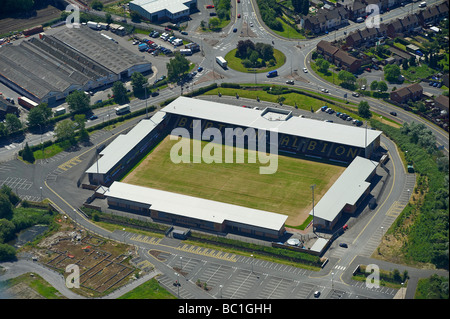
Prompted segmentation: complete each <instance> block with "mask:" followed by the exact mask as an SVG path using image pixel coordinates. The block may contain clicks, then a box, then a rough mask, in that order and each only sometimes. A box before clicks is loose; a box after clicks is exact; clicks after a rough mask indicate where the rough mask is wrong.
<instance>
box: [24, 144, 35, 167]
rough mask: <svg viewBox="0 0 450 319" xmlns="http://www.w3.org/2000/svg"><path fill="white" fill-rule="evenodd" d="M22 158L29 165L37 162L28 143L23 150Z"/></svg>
mask: <svg viewBox="0 0 450 319" xmlns="http://www.w3.org/2000/svg"><path fill="white" fill-rule="evenodd" d="M22 158H23V160H24V161H27V162H29V163H34V161H35V158H34V154H33V151H31V148H30V146H29V145H28V142H27V143H26V144H25V147H24V149H23V152H22Z"/></svg>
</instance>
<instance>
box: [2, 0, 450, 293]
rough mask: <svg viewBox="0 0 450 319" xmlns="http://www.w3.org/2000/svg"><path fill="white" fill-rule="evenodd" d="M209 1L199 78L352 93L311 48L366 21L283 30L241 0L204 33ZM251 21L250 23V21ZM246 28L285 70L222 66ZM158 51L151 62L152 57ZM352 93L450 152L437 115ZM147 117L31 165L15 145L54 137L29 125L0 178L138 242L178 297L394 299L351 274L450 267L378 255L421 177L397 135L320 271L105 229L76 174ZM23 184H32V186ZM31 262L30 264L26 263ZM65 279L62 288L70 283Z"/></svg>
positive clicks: (101, 115) (166, 94) (137, 105)
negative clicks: (269, 74)
mask: <svg viewBox="0 0 450 319" xmlns="http://www.w3.org/2000/svg"><path fill="white" fill-rule="evenodd" d="M203 3H206V1H205V0H199V7H200V12H199V13H198V14H197V15H198V16H194V17H193V21H192V23H191V22H190V23H189V27H190V28H191V29H188V30H189V34H190V37H192V39H193V40H197V42H201V44H202V51H203V55H198V56H197V57H196V59H198V64H199V65H201V66H203V67H204V68H205V71H204V73H203V74H198V75H197V76H196V80H197V82H196V83H197V84H196V85H195V87H196V88H198V87H201V86H205V85H208V84H210V83H213V82H218V83H221V82H236V83H253V82H257V83H278V84H282V83H284V81H285V80H286V79H289V78H292V76H293V74H295V76H294V78H295V79H296V83H295V87H297V88H301V89H308V90H313V91H314V90H320V89H321V88H327V89H328V90H329V91H330V93H329V94H330V95H331V96H335V97H340V98H342V97H343V96H344V93H347V94H348V93H350V92H348V91H347V90H344V89H342V88H340V87H337V86H334V85H333V84H331V83H329V82H326V81H323V80H322V79H321V78H319V77H318V76H317V75H315V74H314V72H312V70H311V68H310V66H309V56H310V54H311V52H312V51H313V50H314V49H315V46H316V44H317V42H318V41H320V40H321V39H324V38H325V39H330V40H331V39H332V38H333V39H334V37H336V38H339V37H342V36H343V32H344V31H346V32H347V33H349V32H351V31H352V30H355V29H356V28H359V27H360V25H357V24H350V25H349V26H348V27H346V28H344V29H340V30H339V31H337V32H335V33H333V34H329V35H327V36H324V37H321V38H317V39H313V40H308V41H306V40H300V41H299V40H295V41H294V40H289V39H282V38H280V37H279V36H277V35H275V34H274V33H273V32H271V31H270V30H268V29H267V27H266V26H265V25H264V24H263V23H261V22H262V20H261V18H260V16H259V13H258V11H257V10H256V4H255V1H253V0H252V1H241V4H240V5H237V6H236V4H235V3H234V2H233V9H232V11H233V14H232V20H233V21H234V22H233V23H231V24H230V25H229V26H228V27H227V28H225V29H224V31H223V32H222V34H220V35H219V36H217V34H211V33H208V34H199V33H198V32H196V31H195V30H196V26H198V25H199V21H200V20H201V19H202V17H204V16H205V15H206V14H207V10H206V9H204V8H203V7H201V5H202V4H203ZM410 5H411V4H410ZM410 5H408V6H406V7H402V8H398V9H396V10H391V11H390V12H388V13H386V14H385V15H383V20H384V22H386V21H388V20H389V19H394V18H396V17H401V16H403V15H406V14H407V13H408V8H409V6H410ZM237 14H241V18H240V19H239V18H237ZM250 23H252V24H253V26H250ZM235 27H236V28H237V29H238V32H236V33H234V32H232V29H233V28H235ZM241 32H242V33H241ZM246 38H250V39H257V40H258V41H261V42H265V43H272V41H273V42H274V44H275V47H276V48H277V49H279V50H281V51H282V52H283V53H284V54H285V55H286V57H287V60H286V63H285V64H284V65H283V66H282V67H280V68H279V69H278V71H279V74H280V76H279V77H278V78H275V79H271V80H270V81H268V80H267V78H266V77H265V74H243V73H240V72H237V71H234V70H231V69H228V70H223V69H221V68H220V67H218V65H217V64H216V63H215V60H214V57H215V56H217V55H222V56H224V55H225V54H226V53H227V52H228V51H229V50H231V49H232V48H234V47H235V44H236V42H237V41H238V40H240V39H246ZM199 40H200V41H199ZM211 43H213V44H211ZM155 59H158V58H155ZM151 60H152V62H153V58H151ZM304 67H306V68H307V69H308V70H309V71H308V73H303V72H302V69H303V68H304ZM208 72H215V73H217V74H220V75H221V76H222V78H221V79H219V80H208V81H201V79H202V77H204V76H206V74H208ZM191 89H192V87H191ZM180 92H181V90H180V88H179V87H174V88H167V89H164V90H161V91H160V94H159V96H157V97H152V98H149V99H148V101H147V103H146V101H144V100H133V101H131V103H130V105H131V110H132V111H133V110H138V109H142V108H145V107H147V106H149V105H157V104H158V103H160V102H162V101H164V100H166V99H168V98H171V97H176V96H178V95H179V94H180ZM208 98H212V99H220V100H221V101H226V103H229V104H236V105H240V104H241V103H242V100H241V101H237V100H236V99H234V98H231V97H222V98H218V97H208ZM348 99H349V100H350V101H353V102H356V103H358V102H359V101H360V100H362V99H365V100H367V101H368V102H369V103H370V105H371V107H372V109H373V110H374V111H375V112H377V113H380V114H382V115H383V116H386V117H390V115H389V112H390V111H392V110H395V111H396V112H397V113H398V116H397V118H396V120H398V121H400V122H411V121H416V122H422V123H424V124H425V125H426V126H427V127H429V128H430V129H431V130H432V131H433V133H434V134H435V135H436V137H437V140H438V144H440V145H444V148H445V151H446V152H447V154H448V136H447V134H446V132H443V131H442V130H441V129H440V128H438V127H436V126H435V125H433V124H431V123H429V122H427V121H425V120H423V119H421V118H419V117H417V116H416V115H414V114H411V113H408V112H405V111H403V110H399V108H396V107H394V106H391V105H389V104H386V103H384V102H380V101H379V100H376V99H370V98H353V97H351V96H350V94H349V98H348ZM245 103H246V105H252V104H254V105H260V104H265V103H266V102H256V101H245ZM302 112H304V111H302V110H295V113H296V115H299V114H305V115H306V116H310V117H313V118H317V119H318V120H323V119H324V116H327V115H325V114H321V113H318V114H310V113H308V112H304V113H302ZM94 113H95V114H96V115H97V116H98V119H97V120H95V121H88V122H87V123H86V126H87V127H90V126H92V125H95V124H97V123H99V122H101V121H104V120H107V119H109V118H114V117H115V116H116V115H115V114H114V112H113V111H112V108H111V107H107V108H103V109H98V110H94ZM150 114H151V113H150ZM143 117H145V116H142V117H140V118H138V119H135V120H133V121H130V122H128V123H127V124H125V126H120V127H116V128H114V129H112V130H110V131H106V130H102V131H100V132H99V133H98V134H97V133H96V134H95V135H94V136H93V137H91V140H92V143H93V145H90V146H82V147H81V148H80V149H78V150H74V151H72V152H64V154H63V155H61V156H56V157H55V158H52V159H50V160H46V161H38V163H37V164H35V165H25V164H23V163H22V162H20V161H18V160H11V159H12V158H14V155H15V154H16V153H17V150H18V149H20V148H21V147H23V145H24V143H25V142H28V143H29V144H30V145H37V144H39V143H41V142H42V141H45V140H48V139H51V138H54V137H53V136H52V134H51V132H48V131H47V132H45V133H44V134H43V135H42V134H30V135H27V136H26V138H25V139H24V140H16V141H13V142H12V143H11V144H9V145H8V146H9V148H6V147H2V148H1V149H0V159H2V160H3V161H4V160H8V161H7V162H5V163H0V180H2V181H4V182H7V183H11V185H13V186H15V187H16V191H17V193H19V195H21V197H24V196H29V197H35V198H49V199H50V200H52V201H53V202H54V203H55V204H56V206H57V207H58V208H59V210H60V212H62V213H65V214H67V215H68V216H69V217H70V218H72V219H73V220H74V221H75V222H76V223H78V224H79V225H80V226H82V227H84V228H85V229H87V230H89V231H92V232H94V233H96V234H98V235H100V236H103V237H105V238H110V239H112V240H116V241H121V242H126V243H128V244H132V245H134V246H135V247H137V249H138V252H139V255H140V256H141V257H142V258H144V259H146V260H148V261H150V262H151V263H152V264H154V265H155V268H156V269H157V270H158V271H159V272H161V273H162V274H163V275H161V276H159V277H158V278H159V279H158V280H159V281H160V283H161V284H162V285H163V286H164V287H166V288H167V289H169V290H170V291H171V292H172V293H173V294H175V295H179V296H180V298H196V299H198V298H201V299H209V298H214V299H219V298H230V299H238V298H269V299H270V298H302V299H305V298H311V299H312V298H314V296H313V292H314V291H321V292H322V294H321V296H322V298H329V299H341V298H351V299H360V298H374V299H391V298H394V296H396V295H397V296H398V295H399V291H398V290H396V289H387V288H385V287H380V288H376V289H368V288H367V287H366V286H365V285H364V283H359V282H355V281H353V280H351V273H352V271H353V269H354V268H355V267H356V265H357V264H371V263H373V264H379V265H380V268H382V269H386V270H388V269H399V270H400V272H402V271H403V270H408V272H409V274H410V276H411V280H410V282H411V283H416V282H417V278H421V277H428V276H429V275H430V274H431V273H439V274H443V275H447V276H448V272H441V271H429V270H418V269H414V268H412V267H406V266H403V265H396V264H392V263H386V262H382V261H380V260H378V259H372V258H371V256H372V253H373V251H374V249H375V248H376V247H377V245H378V243H379V241H380V239H381V237H382V235H383V234H384V232H385V231H386V230H387V229H388V227H389V226H390V225H391V223H392V222H393V221H394V220H395V217H396V214H398V212H399V211H400V210H401V208H402V207H403V206H404V205H406V203H407V202H408V200H409V196H410V190H411V189H412V187H413V186H414V180H415V178H414V175H410V174H407V173H406V172H405V171H404V167H403V165H402V163H401V160H400V156H399V154H398V153H397V149H396V147H395V145H393V144H392V143H391V142H390V140H388V139H386V138H384V137H383V139H382V144H383V145H384V147H386V148H387V149H388V150H389V153H390V158H391V160H390V161H389V162H388V164H387V165H388V167H389V169H390V172H391V174H392V176H391V178H390V179H389V180H388V183H387V185H386V190H385V191H384V192H383V195H382V197H381V198H380V201H379V205H378V206H377V208H376V209H375V210H374V211H372V212H369V211H364V212H362V213H361V214H360V215H359V216H358V222H356V221H354V220H353V219H350V220H349V222H350V224H351V225H352V227H350V229H349V230H348V231H347V232H346V233H344V235H343V236H341V237H340V238H339V242H341V241H345V242H347V243H348V244H349V248H348V249H344V248H342V247H339V246H338V242H335V243H333V244H332V245H331V247H330V249H329V250H328V251H327V253H326V255H325V256H326V257H328V258H329V262H328V263H327V265H326V266H325V267H324V268H323V269H322V270H321V271H320V272H312V271H306V270H304V269H301V268H296V267H290V266H283V265H280V264H276V263H272V262H267V261H263V260H258V259H254V258H250V257H246V256H240V255H237V254H236V255H234V257H233V256H228V255H227V256H226V255H225V253H223V252H214V254H213V253H211V252H209V251H206V250H203V249H202V248H201V247H186V246H185V245H184V244H183V243H182V242H180V241H177V240H174V239H172V238H164V239H163V240H161V241H157V240H155V239H153V238H149V237H145V236H143V237H136V235H134V234H133V233H130V232H126V231H125V232H124V231H114V232H111V231H107V230H105V229H103V228H101V227H99V226H97V225H94V224H92V223H91V222H90V221H89V220H88V219H87V218H86V217H85V216H84V215H82V214H81V213H80V212H79V211H78V210H77V209H76V208H77V207H79V206H81V205H82V204H83V202H84V200H85V199H86V198H87V197H88V196H90V195H91V192H90V191H87V190H82V189H80V188H78V187H77V185H76V181H77V180H78V178H79V177H80V176H81V174H82V173H83V172H84V170H85V169H86V166H87V164H86V163H87V162H89V161H90V160H92V158H93V156H94V152H95V147H96V146H97V145H100V144H102V143H108V142H109V141H111V140H112V139H113V138H114V137H115V136H116V135H117V134H120V133H121V132H124V131H126V130H127V129H129V128H130V127H132V126H133V125H135V124H136V123H137V121H138V120H140V119H141V118H143ZM11 145H12V146H14V147H12V146H11ZM2 160H0V161H2ZM24 185H30V186H29V187H28V188H26V187H25V186H24ZM13 189H14V187H13ZM355 220H356V219H355ZM151 250H158V251H160V252H162V253H163V254H165V256H166V257H167V258H166V259H164V260H159V259H157V258H155V257H153V255H151V254H150V253H149V252H150V251H151ZM218 256H219V257H218ZM225 256H226V257H225ZM178 265H180V266H181V268H182V269H183V270H184V271H185V273H186V274H185V275H182V277H185V278H184V280H180V278H181V279H183V278H182V277H180V274H179V273H177V272H176V271H174V267H178ZM27 267H29V265H28V264H27ZM10 269H11V268H10ZM36 270H37V271H40V270H39V268H36ZM44 272H45V271H44ZM198 278H202V279H203V280H205V281H207V280H208V281H209V283H210V284H211V286H212V289H211V290H209V291H204V290H202V289H199V288H198V287H197V286H196V284H195V283H196V280H197V279H198ZM55 280H60V279H55ZM176 280H179V281H180V283H181V286H177V287H175V286H173V285H172V283H173V282H175V281H176ZM55 284H56V283H55ZM61 289H62V290H63V291H65V290H64V288H61ZM130 289H131V288H130ZM414 290H415V286H414V285H410V286H408V289H407V290H406V293H403V292H402V296H403V295H404V296H406V297H408V298H411V297H412V294H413V293H414ZM125 291H126V289H125V290H123V291H122V292H123V293H124V292H125ZM68 294H70V293H68ZM115 296H116V295H115Z"/></svg>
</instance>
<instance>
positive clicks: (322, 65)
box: [316, 58, 330, 73]
mask: <svg viewBox="0 0 450 319" xmlns="http://www.w3.org/2000/svg"><path fill="white" fill-rule="evenodd" d="M316 65H317V68H318V70H319V72H321V73H327V72H328V68H329V67H330V62H328V61H327V60H324V59H321V58H319V59H317V61H316Z"/></svg>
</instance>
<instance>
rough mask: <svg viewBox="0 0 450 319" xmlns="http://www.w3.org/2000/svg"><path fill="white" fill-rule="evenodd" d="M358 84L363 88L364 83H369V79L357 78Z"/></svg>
mask: <svg viewBox="0 0 450 319" xmlns="http://www.w3.org/2000/svg"><path fill="white" fill-rule="evenodd" d="M356 84H358V87H359V88H362V86H363V85H367V79H366V78H357V79H356Z"/></svg>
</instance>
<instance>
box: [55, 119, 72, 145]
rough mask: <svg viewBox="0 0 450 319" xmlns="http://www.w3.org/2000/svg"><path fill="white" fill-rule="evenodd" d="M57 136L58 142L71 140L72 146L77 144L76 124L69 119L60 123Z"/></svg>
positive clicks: (57, 127)
mask: <svg viewBox="0 0 450 319" xmlns="http://www.w3.org/2000/svg"><path fill="white" fill-rule="evenodd" d="M55 134H56V137H57V139H58V140H61V141H64V140H69V141H70V142H71V144H75V123H74V122H72V121H71V120H69V119H67V120H63V121H61V122H59V123H58V124H57V125H56V128H55Z"/></svg>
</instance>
